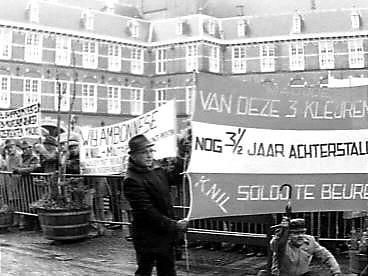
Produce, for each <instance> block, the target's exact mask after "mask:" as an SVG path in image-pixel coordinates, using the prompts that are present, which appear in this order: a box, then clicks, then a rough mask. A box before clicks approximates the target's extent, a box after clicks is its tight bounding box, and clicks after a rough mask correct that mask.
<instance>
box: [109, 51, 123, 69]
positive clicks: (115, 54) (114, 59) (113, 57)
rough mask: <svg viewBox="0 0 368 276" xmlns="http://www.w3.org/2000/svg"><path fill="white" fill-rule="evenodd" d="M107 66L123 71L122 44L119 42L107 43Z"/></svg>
mask: <svg viewBox="0 0 368 276" xmlns="http://www.w3.org/2000/svg"><path fill="white" fill-rule="evenodd" d="M107 66H108V69H109V70H110V71H115V72H119V71H121V46H120V45H118V44H108V45H107Z"/></svg>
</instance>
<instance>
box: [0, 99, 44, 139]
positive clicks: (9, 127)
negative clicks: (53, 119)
mask: <svg viewBox="0 0 368 276" xmlns="http://www.w3.org/2000/svg"><path fill="white" fill-rule="evenodd" d="M40 117H41V109H40V104H39V103H36V104H33V105H30V106H26V107H22V108H18V109H13V110H6V111H0V139H20V138H25V137H27V138H38V137H39V136H40Z"/></svg>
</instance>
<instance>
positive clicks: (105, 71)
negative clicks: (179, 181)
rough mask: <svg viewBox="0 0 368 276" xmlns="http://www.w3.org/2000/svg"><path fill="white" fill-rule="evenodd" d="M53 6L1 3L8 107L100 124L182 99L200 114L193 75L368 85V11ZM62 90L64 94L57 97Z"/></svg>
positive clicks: (2, 97)
mask: <svg viewBox="0 0 368 276" xmlns="http://www.w3.org/2000/svg"><path fill="white" fill-rule="evenodd" d="M114 8H115V6H114V5H113V4H110V5H106V6H105V7H104V9H103V11H98V10H92V9H85V8H82V7H75V6H69V5H63V4H60V3H59V2H55V1H41V0H40V1H35V0H31V1H29V0H17V1H13V2H12V4H11V5H9V4H7V3H6V1H1V2H0V81H1V86H0V109H13V108H17V107H22V106H25V105H28V104H31V103H34V102H41V109H42V114H43V117H44V118H45V119H54V118H56V113H57V110H58V95H59V94H60V93H61V95H62V97H61V101H60V103H61V104H60V110H61V112H62V114H63V116H62V118H63V119H64V121H65V120H66V119H67V112H68V110H69V109H70V108H71V106H70V103H71V101H73V102H74V104H73V106H72V113H73V114H75V115H76V116H78V118H79V120H78V124H81V125H90V126H99V125H100V124H101V123H104V124H111V123H116V122H120V121H122V120H125V119H130V118H133V117H134V116H137V115H140V114H143V113H144V112H147V111H149V110H151V109H153V108H154V107H157V106H159V105H161V104H163V103H165V102H166V101H168V100H170V99H176V102H177V110H178V118H179V121H181V120H182V119H185V118H187V117H188V116H189V115H190V114H191V112H192V109H193V96H194V78H193V71H203V72H211V73H213V74H221V75H227V76H231V77H233V78H236V79H240V80H242V81H256V82H260V83H264V84H265V85H272V86H274V87H278V88H279V89H287V88H288V87H326V86H331V85H333V83H337V82H336V81H337V80H339V81H338V83H339V85H341V86H344V85H345V86H346V85H355V84H356V85H361V84H365V83H366V82H367V81H366V80H367V79H368V74H367V72H366V68H367V65H368V56H367V55H368V25H367V23H366V22H368V9H365V8H359V7H355V8H352V9H339V10H311V11H305V12H297V11H296V12H293V13H286V14H273V15H257V16H246V15H244V16H234V17H225V18H218V17H213V16H208V15H205V14H192V15H187V16H181V17H174V18H164V19H159V20H144V19H141V18H138V17H137V16H136V15H137V13H134V14H135V17H129V16H122V15H117V14H115V13H114ZM59 91H61V92H60V93H59Z"/></svg>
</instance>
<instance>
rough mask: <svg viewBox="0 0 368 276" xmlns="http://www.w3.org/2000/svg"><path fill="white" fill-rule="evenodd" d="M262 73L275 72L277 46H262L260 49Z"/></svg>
mask: <svg viewBox="0 0 368 276" xmlns="http://www.w3.org/2000/svg"><path fill="white" fill-rule="evenodd" d="M259 56H260V66H261V72H274V71H275V45H273V44H261V45H260V47H259Z"/></svg>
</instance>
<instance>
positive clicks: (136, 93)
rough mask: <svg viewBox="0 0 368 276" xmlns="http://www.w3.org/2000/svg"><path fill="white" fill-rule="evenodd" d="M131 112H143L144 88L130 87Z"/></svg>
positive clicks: (136, 113) (138, 113)
mask: <svg viewBox="0 0 368 276" xmlns="http://www.w3.org/2000/svg"><path fill="white" fill-rule="evenodd" d="M129 98H130V99H129V101H130V114H132V115H141V114H143V88H131V89H130V97H129Z"/></svg>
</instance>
